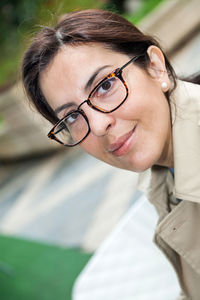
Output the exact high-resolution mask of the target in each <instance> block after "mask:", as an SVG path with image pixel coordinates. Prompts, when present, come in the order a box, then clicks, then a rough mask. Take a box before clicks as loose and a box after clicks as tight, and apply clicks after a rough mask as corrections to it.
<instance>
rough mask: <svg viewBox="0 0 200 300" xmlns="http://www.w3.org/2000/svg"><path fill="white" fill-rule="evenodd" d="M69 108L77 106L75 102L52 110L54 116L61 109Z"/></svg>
mask: <svg viewBox="0 0 200 300" xmlns="http://www.w3.org/2000/svg"><path fill="white" fill-rule="evenodd" d="M70 106H77V104H76V103H75V102H68V103H65V104H63V105H61V106H59V107H57V108H56V109H55V110H54V112H55V114H58V113H59V112H61V111H62V110H63V109H66V108H68V107H70Z"/></svg>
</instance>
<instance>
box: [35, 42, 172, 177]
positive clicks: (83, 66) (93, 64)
mask: <svg viewBox="0 0 200 300" xmlns="http://www.w3.org/2000/svg"><path fill="white" fill-rule="evenodd" d="M147 52H148V55H149V57H150V60H151V65H150V68H149V73H147V72H146V71H144V70H142V69H141V68H139V67H137V66H136V65H134V63H131V64H130V65H129V66H127V67H126V68H125V69H124V70H123V73H122V75H123V78H124V80H125V81H126V83H127V86H128V89H129V95H128V98H127V100H126V101H125V103H124V104H123V105H122V106H121V107H120V108H118V109H117V110H116V111H114V112H112V113H109V114H103V113H101V112H98V111H95V110H93V109H91V108H90V107H89V106H88V105H87V104H84V105H83V106H82V109H83V110H84V112H85V113H86V115H87V117H88V119H89V123H90V127H91V132H90V134H89V136H88V137H87V138H86V139H85V140H84V141H83V142H82V143H81V145H80V146H81V147H82V148H83V149H84V150H85V151H86V152H88V153H89V154H91V155H92V156H94V157H96V158H98V159H100V160H102V161H105V162H107V163H108V164H111V165H113V166H115V167H118V168H122V169H127V170H132V171H136V172H141V171H144V170H146V169H147V168H149V167H151V166H152V165H156V164H157V165H161V166H167V167H173V150H172V133H171V122H170V109H169V104H168V102H167V100H166V97H165V95H164V91H166V90H167V89H168V88H170V80H169V78H168V75H167V72H166V68H165V62H164V57H163V54H162V52H161V50H160V49H159V48H157V47H155V46H150V47H149V48H148V51H147ZM128 60H130V57H128V56H127V55H124V54H121V53H116V52H114V51H111V50H108V49H106V48H105V47H103V45H101V44H89V45H81V46H80V45H79V46H62V48H61V49H60V51H59V52H58V53H57V55H56V56H55V57H54V59H53V60H52V61H51V63H50V64H49V65H48V67H47V68H46V69H45V70H44V71H43V72H42V74H41V76H40V85H41V89H42V91H43V93H44V96H45V97H46V99H47V101H48V103H49V104H50V106H51V107H52V108H53V109H54V110H57V109H58V108H61V107H62V106H63V105H64V104H66V103H69V102H74V103H75V104H76V105H77V106H78V105H79V104H80V103H81V102H83V101H84V100H85V99H87V97H88V95H89V93H90V91H91V89H92V88H94V87H95V86H96V84H98V82H99V81H100V80H102V79H103V78H104V77H105V76H107V75H108V74H109V73H110V72H112V71H113V70H114V69H116V68H118V67H121V66H122V65H123V64H125V63H126V62H127V61H128ZM102 67H104V68H103V69H101V70H100V71H99V72H98V74H97V76H96V77H95V79H94V81H93V83H92V85H91V86H90V87H88V88H85V86H86V84H87V82H88V80H89V78H91V76H92V75H93V74H94V73H95V72H96V70H97V69H100V68H102ZM163 81H165V82H167V84H168V88H166V89H165V90H164V91H163V89H162V87H161V83H162V82H163ZM67 111H68V110H67V109H62V110H61V111H60V112H59V113H58V116H59V118H62V117H63V116H64V115H65V114H66V113H67ZM133 129H134V132H133ZM132 132H133V133H132ZM129 133H131V136H130V137H129V135H130V134H129ZM127 135H128V137H129V138H128V140H126V141H125V144H124V145H123V147H122V149H120V150H119V151H112V148H113V147H114V146H115V145H116V143H119V141H121V140H123V141H124V139H126V136H127ZM113 145H114V146H113Z"/></svg>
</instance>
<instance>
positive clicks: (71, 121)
mask: <svg viewBox="0 0 200 300" xmlns="http://www.w3.org/2000/svg"><path fill="white" fill-rule="evenodd" d="M79 117H80V114H79V113H78V112H73V113H71V114H69V115H68V116H67V117H66V118H65V123H66V124H67V126H71V125H73V124H74V123H75V122H76V121H77V120H78V119H79Z"/></svg>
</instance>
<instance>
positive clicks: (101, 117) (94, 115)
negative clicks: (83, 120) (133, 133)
mask: <svg viewBox="0 0 200 300" xmlns="http://www.w3.org/2000/svg"><path fill="white" fill-rule="evenodd" d="M84 112H85V114H86V116H87V118H88V121H89V125H90V130H91V133H93V134H94V135H95V136H98V137H100V136H104V135H106V134H107V133H108V132H109V130H110V128H112V126H113V125H114V124H115V118H114V116H113V113H108V114H107V113H102V112H100V111H96V110H94V109H92V108H90V107H84Z"/></svg>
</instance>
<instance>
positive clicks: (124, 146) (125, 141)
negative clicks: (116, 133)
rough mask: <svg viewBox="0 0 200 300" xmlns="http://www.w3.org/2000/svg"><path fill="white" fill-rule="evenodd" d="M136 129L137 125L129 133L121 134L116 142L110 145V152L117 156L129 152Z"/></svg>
mask: <svg viewBox="0 0 200 300" xmlns="http://www.w3.org/2000/svg"><path fill="white" fill-rule="evenodd" d="M135 130H136V126H135V127H134V128H133V129H132V130H131V131H129V132H128V133H126V134H124V135H123V136H120V137H119V138H118V139H117V141H116V142H115V143H113V144H111V145H110V146H109V148H108V152H110V153H112V154H113V155H115V156H123V155H125V154H126V153H128V152H129V150H130V148H131V146H132V142H133V138H134V134H135Z"/></svg>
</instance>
